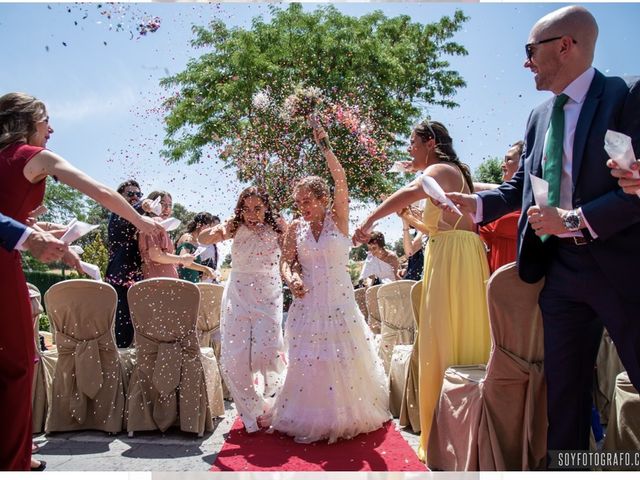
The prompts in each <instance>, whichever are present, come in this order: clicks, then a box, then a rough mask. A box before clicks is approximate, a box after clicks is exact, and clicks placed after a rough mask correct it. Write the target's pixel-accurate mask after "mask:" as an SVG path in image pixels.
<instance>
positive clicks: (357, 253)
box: [349, 243, 367, 262]
mask: <svg viewBox="0 0 640 480" xmlns="http://www.w3.org/2000/svg"><path fill="white" fill-rule="evenodd" d="M366 258H367V246H366V245H365V244H364V243H362V244H360V245H358V246H357V247H354V248H352V249H351V251H350V252H349V259H351V260H353V261H355V262H362V261H363V260H365V259H366Z"/></svg>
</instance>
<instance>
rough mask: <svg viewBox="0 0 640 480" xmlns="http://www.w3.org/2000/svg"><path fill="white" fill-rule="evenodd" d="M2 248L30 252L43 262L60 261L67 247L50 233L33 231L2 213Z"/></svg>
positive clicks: (0, 244) (0, 233)
mask: <svg viewBox="0 0 640 480" xmlns="http://www.w3.org/2000/svg"><path fill="white" fill-rule="evenodd" d="M0 246H1V247H3V248H4V249H5V250H8V251H12V250H14V249H21V248H22V249H25V250H29V251H30V252H31V254H32V255H33V256H34V257H36V258H37V259H38V260H40V261H41V262H53V261H54V260H59V259H60V258H61V257H62V256H63V255H64V254H65V253H66V252H67V250H68V249H67V246H66V245H65V244H64V243H63V242H61V241H60V240H58V239H57V238H56V237H54V236H53V235H51V234H50V233H46V232H40V231H37V230H33V229H32V228H30V227H27V226H26V225H23V224H22V223H20V222H18V221H16V220H14V219H13V218H11V217H7V216H6V215H3V214H2V213H0Z"/></svg>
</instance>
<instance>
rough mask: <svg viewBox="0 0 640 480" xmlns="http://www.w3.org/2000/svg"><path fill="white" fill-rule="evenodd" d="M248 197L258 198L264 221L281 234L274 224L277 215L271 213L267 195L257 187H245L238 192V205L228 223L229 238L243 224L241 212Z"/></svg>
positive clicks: (278, 227) (275, 223)
mask: <svg viewBox="0 0 640 480" xmlns="http://www.w3.org/2000/svg"><path fill="white" fill-rule="evenodd" d="M249 197H258V198H259V199H260V201H262V204H263V205H264V208H265V213H264V221H265V223H267V224H268V225H269V226H270V227H271V228H273V230H274V231H275V232H276V233H282V229H281V228H280V226H279V225H278V222H276V218H278V216H279V215H278V214H277V213H274V212H273V209H272V208H271V202H270V201H269V194H268V193H267V192H266V191H264V190H263V189H261V188H258V187H247V188H245V189H244V190H243V191H242V192H240V196H239V197H238V203H236V208H235V209H234V211H233V213H234V215H233V218H232V219H231V221H230V222H229V234H230V235H231V237H235V235H236V232H237V231H238V228H240V225H242V224H244V219H243V218H242V211H243V210H244V202H245V201H246V200H247V198H249Z"/></svg>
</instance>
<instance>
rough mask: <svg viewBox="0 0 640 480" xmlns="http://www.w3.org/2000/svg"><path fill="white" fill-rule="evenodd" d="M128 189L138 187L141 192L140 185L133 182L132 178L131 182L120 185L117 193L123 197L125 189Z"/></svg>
mask: <svg viewBox="0 0 640 480" xmlns="http://www.w3.org/2000/svg"><path fill="white" fill-rule="evenodd" d="M127 187H136V188H137V189H138V190H140V184H139V183H138V182H136V181H135V180H133V179H132V178H130V179H129V180H127V181H125V182H122V183H121V184H120V185H118V190H116V191H117V192H118V193H119V194H120V195H122V194H123V193H124V189H125V188H127Z"/></svg>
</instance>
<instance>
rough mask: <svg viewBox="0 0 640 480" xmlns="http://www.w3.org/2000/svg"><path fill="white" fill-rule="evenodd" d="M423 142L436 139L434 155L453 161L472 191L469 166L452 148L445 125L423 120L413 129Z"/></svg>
mask: <svg viewBox="0 0 640 480" xmlns="http://www.w3.org/2000/svg"><path fill="white" fill-rule="evenodd" d="M413 131H414V132H415V134H416V135H417V136H419V137H420V138H421V139H422V141H423V142H426V141H428V140H431V139H432V138H434V139H435V141H436V155H437V156H438V160H440V161H441V162H448V163H453V164H454V165H455V166H456V167H458V169H459V170H460V171H461V172H462V175H463V176H464V180H465V182H466V183H467V185H468V186H469V190H470V191H471V192H473V178H471V170H470V169H469V166H468V165H467V164H465V163H462V162H461V161H460V159H459V158H458V154H457V153H456V151H455V150H454V149H453V140H452V139H451V136H450V135H449V131H448V130H447V127H445V126H444V125H443V124H442V123H440V122H430V121H429V120H423V121H422V122H420V123H419V124H418V125H417V126H416V127H415V128H414V130H413Z"/></svg>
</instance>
